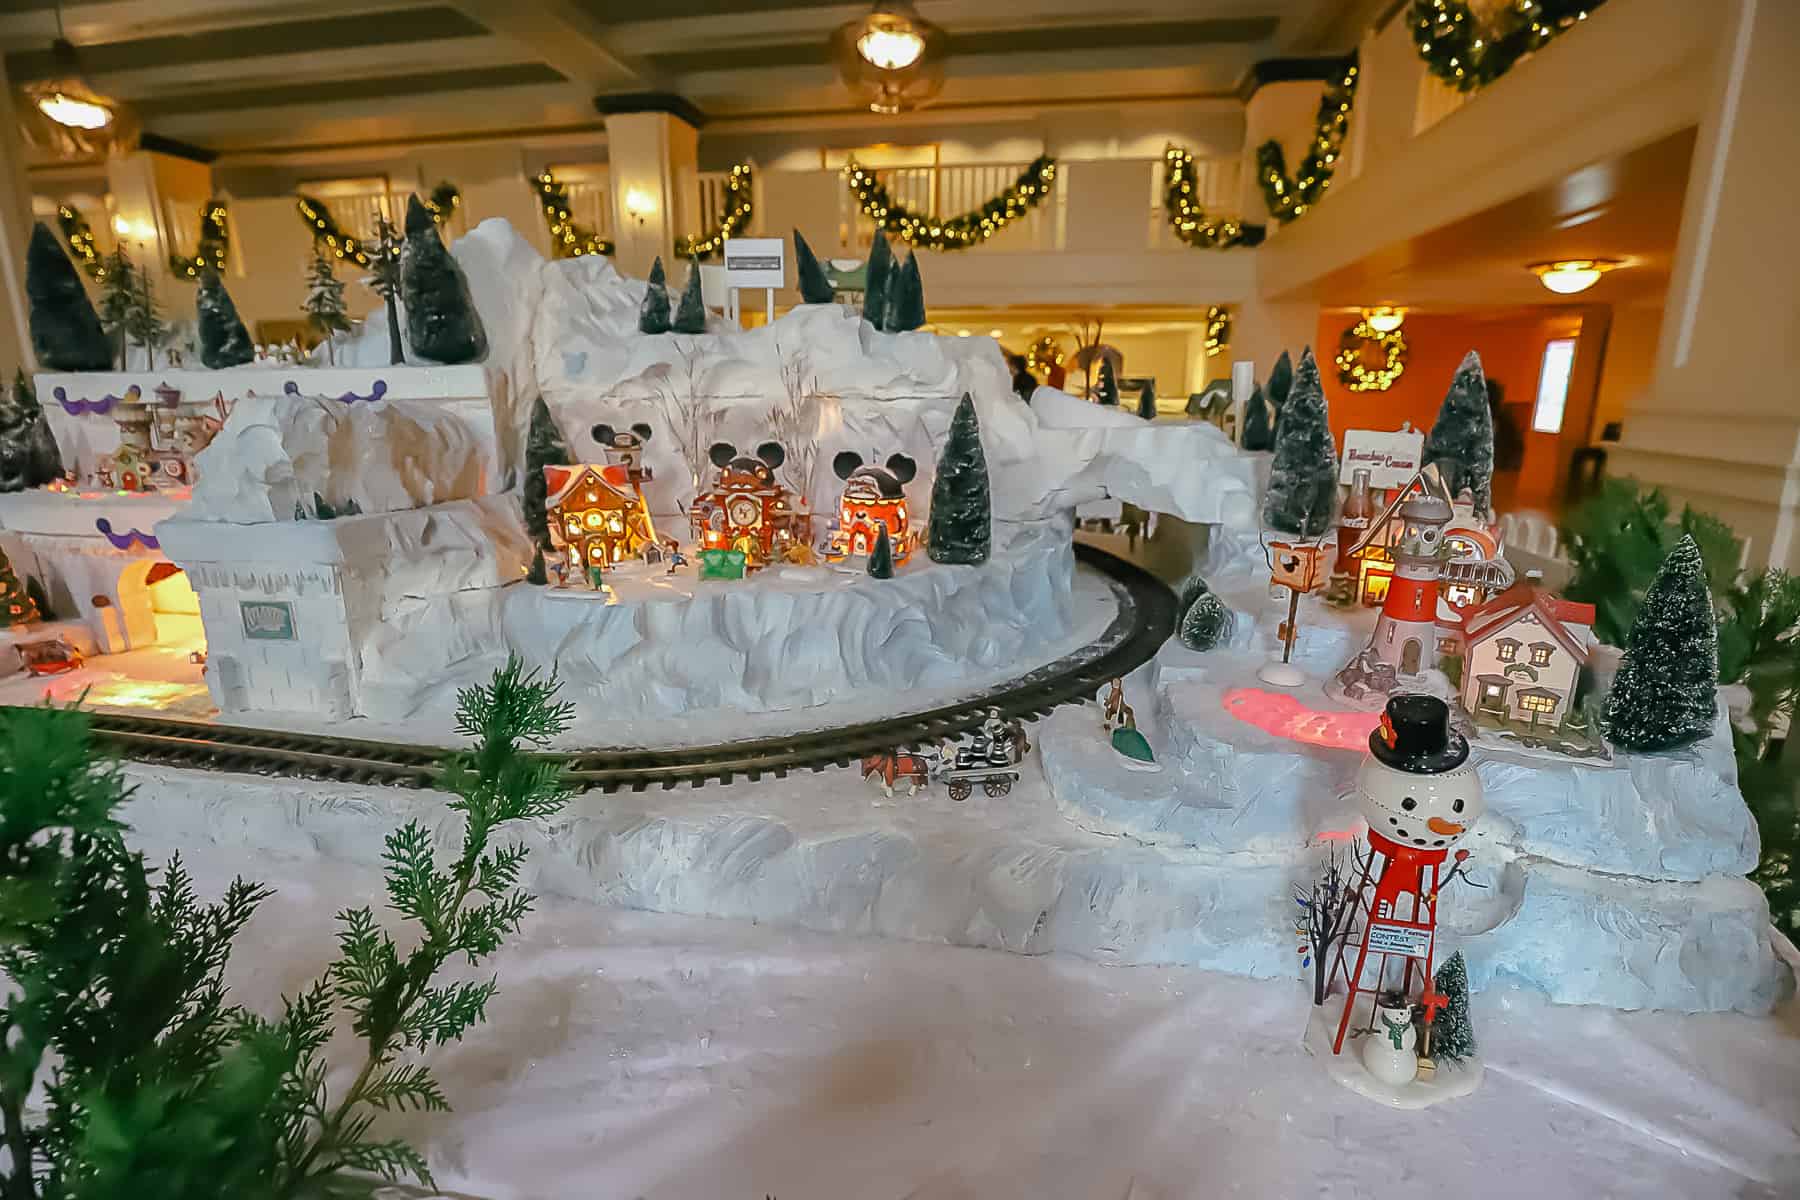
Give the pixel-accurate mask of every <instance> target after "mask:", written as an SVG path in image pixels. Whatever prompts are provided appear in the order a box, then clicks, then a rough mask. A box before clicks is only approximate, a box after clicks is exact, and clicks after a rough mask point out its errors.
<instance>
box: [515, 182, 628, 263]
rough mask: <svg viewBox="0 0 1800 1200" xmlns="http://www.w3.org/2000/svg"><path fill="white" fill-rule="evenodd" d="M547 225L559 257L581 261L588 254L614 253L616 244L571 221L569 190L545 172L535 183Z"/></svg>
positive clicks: (551, 244)
mask: <svg viewBox="0 0 1800 1200" xmlns="http://www.w3.org/2000/svg"><path fill="white" fill-rule="evenodd" d="M532 182H533V184H534V186H536V188H537V194H538V205H539V207H541V208H542V209H543V210H544V223H545V224H546V225H548V226H549V227H550V251H551V254H552V255H553V256H554V257H556V258H580V257H581V256H582V255H584V254H611V253H612V252H613V244H612V243H611V242H609V241H607V240H606V239H605V238H603V237H601V236H600V235H599V234H597V233H595V232H594V231H593V230H591V229H588V228H587V227H585V226H582V225H577V224H576V223H575V222H574V221H572V220H570V219H569V189H568V188H567V187H566V186H564V185H563V184H560V183H558V182H557V181H556V176H554V175H552V174H551V173H550V172H548V171H545V172H544V173H543V174H542V175H539V176H538V177H537V178H536V179H535V180H533V181H532Z"/></svg>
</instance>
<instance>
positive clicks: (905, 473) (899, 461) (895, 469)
mask: <svg viewBox="0 0 1800 1200" xmlns="http://www.w3.org/2000/svg"><path fill="white" fill-rule="evenodd" d="M887 469H888V471H889V472H890V473H892V475H893V476H894V478H895V479H898V480H899V481H900V482H901V483H911V482H912V481H913V476H914V475H917V474H918V473H919V464H918V463H916V462H914V461H913V460H912V459H910V458H908V457H907V456H906V455H904V454H895V455H893V456H891V457H890V458H889V459H888V460H887Z"/></svg>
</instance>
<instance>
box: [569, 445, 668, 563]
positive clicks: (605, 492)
mask: <svg viewBox="0 0 1800 1200" xmlns="http://www.w3.org/2000/svg"><path fill="white" fill-rule="evenodd" d="M544 486H545V488H546V490H547V492H548V497H547V499H546V500H545V517H546V524H547V525H548V526H549V530H550V537H551V540H552V541H553V542H554V543H555V545H556V547H557V549H558V550H560V551H561V552H562V553H563V554H564V555H566V556H567V557H568V559H569V562H570V564H571V565H577V564H579V565H580V566H582V567H583V568H586V569H590V570H591V569H593V568H596V567H598V568H601V569H606V570H610V569H611V568H613V567H615V566H617V565H618V564H620V563H622V562H625V561H627V560H629V559H633V558H636V557H637V555H638V551H640V550H641V549H643V547H644V546H645V545H647V544H652V543H654V542H655V541H656V527H655V526H654V525H653V524H652V523H651V521H650V508H649V506H648V505H647V504H646V503H645V502H644V494H643V493H642V492H641V491H639V490H638V488H637V485H636V484H634V483H633V482H632V481H631V477H630V475H629V474H628V473H627V471H626V468H624V467H622V466H615V465H611V464H607V465H604V466H603V465H600V464H596V463H576V464H574V465H572V466H566V467H545V468H544Z"/></svg>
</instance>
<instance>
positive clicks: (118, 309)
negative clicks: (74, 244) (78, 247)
mask: <svg viewBox="0 0 1800 1200" xmlns="http://www.w3.org/2000/svg"><path fill="white" fill-rule="evenodd" d="M136 295H137V266H136V265H135V264H134V263H132V261H131V256H130V255H128V254H126V253H125V247H124V246H115V247H114V248H113V252H112V253H111V254H108V255H107V256H106V257H105V258H104V259H102V260H101V261H100V326H101V328H103V329H105V330H106V335H107V336H108V337H110V338H112V339H113V342H114V344H115V345H116V346H117V348H118V349H117V354H116V358H117V360H118V365H119V369H120V370H124V369H125V354H126V351H127V350H128V349H129V348H130V345H131V342H130V340H129V338H128V335H127V334H126V327H127V326H128V325H129V324H130V321H131V306H132V304H133V303H134V302H135V301H134V298H135V297H136Z"/></svg>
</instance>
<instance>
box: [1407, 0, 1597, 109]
mask: <svg viewBox="0 0 1800 1200" xmlns="http://www.w3.org/2000/svg"><path fill="white" fill-rule="evenodd" d="M1604 3H1606V0H1513V3H1511V4H1510V5H1508V6H1507V22H1506V25H1505V27H1504V28H1503V29H1499V30H1484V29H1482V27H1481V21H1480V20H1479V19H1478V18H1477V17H1476V16H1475V15H1474V14H1473V13H1472V12H1470V11H1469V6H1468V3H1467V0H1413V5H1412V12H1411V13H1410V14H1409V19H1410V20H1411V21H1412V35H1413V44H1414V45H1416V46H1418V48H1419V57H1420V58H1421V59H1422V60H1424V62H1425V66H1426V68H1427V69H1429V70H1430V71H1431V73H1432V74H1433V75H1435V76H1437V77H1438V78H1439V79H1441V80H1443V81H1444V82H1445V83H1447V84H1449V85H1450V86H1451V87H1453V88H1455V89H1456V90H1457V91H1459V92H1472V91H1474V90H1475V89H1476V88H1482V87H1486V86H1487V85H1488V84H1490V83H1492V82H1494V80H1496V79H1498V78H1500V77H1501V76H1502V75H1504V74H1506V73H1507V72H1508V71H1510V70H1512V69H1513V66H1514V65H1515V64H1516V63H1517V62H1518V61H1519V60H1520V59H1521V58H1524V57H1525V56H1526V55H1527V54H1530V53H1531V52H1532V51H1534V50H1541V49H1543V47H1545V46H1546V45H1548V44H1549V43H1550V42H1551V41H1553V40H1554V39H1555V38H1556V37H1557V35H1559V34H1561V33H1562V32H1563V31H1564V30H1566V29H1569V28H1570V27H1572V26H1573V25H1575V24H1576V23H1577V22H1579V21H1585V20H1587V18H1588V14H1589V13H1591V12H1593V11H1594V10H1595V9H1596V8H1599V7H1600V6H1601V5H1602V4H1604Z"/></svg>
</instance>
